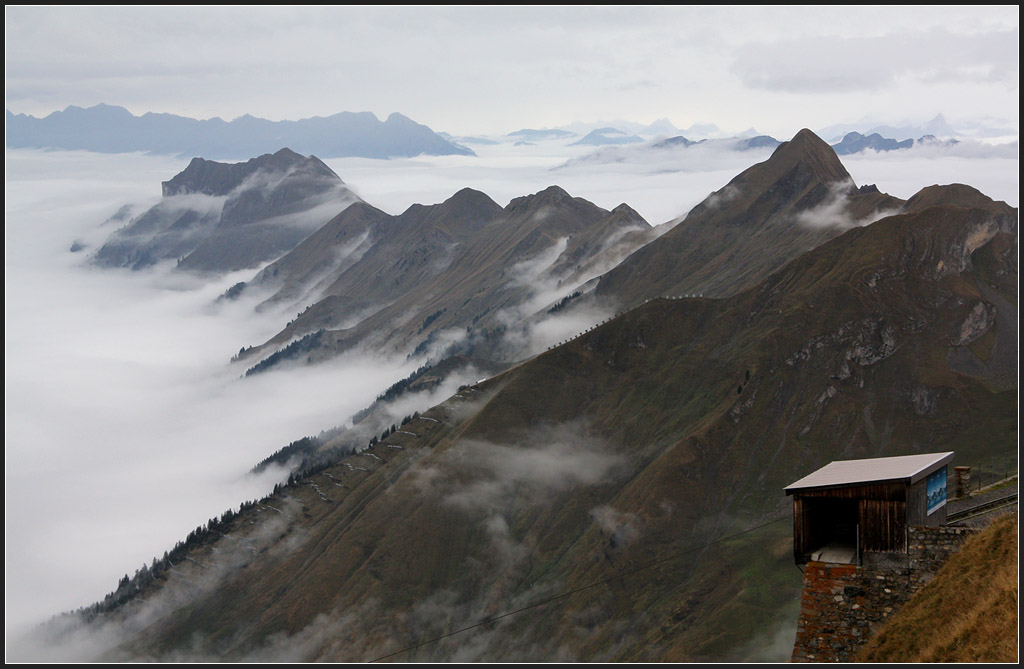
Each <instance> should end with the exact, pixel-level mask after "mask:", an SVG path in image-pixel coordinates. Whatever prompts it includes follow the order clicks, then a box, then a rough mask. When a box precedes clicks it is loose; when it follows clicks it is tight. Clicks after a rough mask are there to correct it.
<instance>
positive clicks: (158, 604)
mask: <svg viewBox="0 0 1024 669" xmlns="http://www.w3.org/2000/svg"><path fill="white" fill-rule="evenodd" d="M173 181H175V180H172V182H173ZM189 182H191V180H190V179H188V178H186V177H182V178H181V179H180V180H179V183H181V184H184V183H189ZM171 190H172V191H174V192H177V191H176V187H174V188H172V189H171ZM221 190H223V189H221ZM218 192H219V191H218ZM649 235H650V233H649V231H648V230H647V225H646V222H644V221H643V220H642V219H640V218H639V216H637V215H636V214H635V212H633V211H632V210H631V209H630V208H629V207H628V206H627V205H620V206H619V207H616V208H615V209H613V210H612V211H605V210H603V209H600V208H599V207H596V206H595V205H593V204H592V203H589V202H587V201H585V200H582V199H580V198H574V197H572V196H570V195H569V194H568V193H566V192H565V191H564V190H562V189H561V188H558V187H557V186H552V187H550V188H547V189H545V190H543V191H541V192H539V193H535V194H532V195H528V196H523V197H521V198H516V199H515V200H512V202H510V203H509V205H508V206H506V207H504V208H502V207H499V206H498V205H497V204H495V203H494V202H493V201H490V199H489V198H488V197H487V196H486V195H484V194H482V193H479V192H476V191H471V190H463V191H459V192H458V193H456V194H455V195H453V196H452V198H450V199H449V200H447V201H446V202H444V203H441V204H438V205H431V206H421V205H415V206H414V207H411V208H410V209H409V210H407V211H406V212H403V213H402V214H401V215H399V216H390V215H387V214H385V213H383V212H380V211H379V210H376V209H374V208H373V207H371V206H369V205H367V204H365V203H356V204H354V205H352V206H349V207H348V208H346V209H345V210H344V211H342V212H341V213H340V214H338V215H337V216H335V217H334V218H332V219H331V220H330V221H329V222H328V223H326V224H325V225H324V226H323V227H322V228H321V229H320V230H318V231H317V232H316V233H314V235H313V236H311V237H309V238H308V239H307V240H306V241H304V242H302V243H300V244H299V245H298V246H296V247H295V249H294V250H292V251H290V252H289V253H287V254H285V255H284V256H282V257H281V259H280V260H278V261H277V262H276V263H274V264H272V265H270V266H268V267H267V268H266V269H265V270H263V272H261V273H260V275H258V277H256V278H254V279H253V282H252V283H253V285H255V286H260V287H262V288H264V289H266V290H267V291H268V292H269V293H270V294H271V295H272V297H271V300H291V299H294V296H296V295H309V296H313V297H312V300H311V302H312V303H313V304H314V306H313V307H312V308H311V309H310V313H309V315H308V316H303V317H300V318H299V319H298V320H297V321H296V323H297V324H300V325H301V327H300V329H298V330H294V331H291V332H288V333H285V334H283V335H282V336H280V337H279V338H275V340H274V341H273V342H272V343H273V345H271V344H270V343H268V345H267V346H265V347H263V350H261V351H259V352H258V355H256V354H254V355H253V356H252V357H250V359H249V360H247V361H246V363H245V364H250V363H251V362H254V361H255V360H256V359H257V358H258V357H262V356H267V354H269V353H270V351H271V350H275V351H285V350H287V347H288V346H291V345H292V344H288V345H285V342H286V341H288V340H291V341H292V343H293V344H294V343H296V342H301V341H303V340H304V339H303V338H305V337H310V338H306V339H305V341H306V342H307V346H306V348H305V349H303V350H302V351H301V354H299V355H295V356H293V357H292V358H290V359H289V360H288V361H287V362H288V363H289V364H310V363H314V362H316V361H317V360H320V359H324V358H326V357H329V356H330V355H331V354H333V353H336V352H337V351H338V350H342V349H343V348H344V347H345V346H346V345H351V344H352V343H353V342H355V341H359V342H362V343H364V344H367V345H368V344H370V343H373V344H374V345H377V344H381V343H382V344H385V345H394V343H395V342H396V341H399V342H401V343H402V344H403V346H402V347H399V350H409V349H410V348H412V347H414V346H415V347H416V348H418V346H416V342H417V340H422V341H426V342H428V344H429V345H435V346H436V347H437V349H438V350H439V351H441V350H444V348H445V345H446V344H447V343H449V342H451V341H454V335H456V334H459V335H463V336H464V335H465V334H466V333H467V332H469V331H472V330H475V329H484V328H483V327H482V324H483V323H487V324H488V325H487V327H486V329H487V330H488V332H487V333H481V332H478V333H477V335H478V337H477V339H476V341H478V342H487V341H490V342H491V345H490V346H489V347H483V346H482V345H479V344H478V346H480V348H479V349H478V350H488V351H490V352H496V351H497V350H498V349H497V347H495V346H494V345H493V342H494V341H497V340H505V339H508V338H509V335H510V334H512V333H514V332H516V331H515V330H514V329H513V328H512V327H510V326H511V325H514V324H515V323H516V322H517V320H519V321H522V320H524V319H527V318H530V317H536V316H537V314H538V313H539V314H540V315H541V316H544V315H546V314H549V313H551V311H552V310H555V309H558V310H559V311H556V312H555V313H558V314H562V315H570V316H571V315H573V314H576V315H577V316H583V315H585V314H587V313H594V312H593V311H590V312H588V311H587V310H593V309H596V308H597V307H599V306H600V305H602V304H603V305H605V306H606V307H607V306H613V307H614V308H615V309H617V314H616V315H615V316H613V317H607V318H603V319H602V321H601V322H600V323H593V322H592V323H591V324H590V325H588V326H587V327H585V328H583V329H582V330H581V331H580V332H579V333H578V334H577V335H576V336H573V337H571V338H569V340H568V341H563V342H561V343H559V344H558V345H557V346H552V347H550V348H549V349H548V350H545V351H542V352H540V354H538V355H535V356H532V357H529V358H528V359H525V360H523V359H519V358H515V359H513V358H509V359H507V360H506V361H505V365H504V366H505V367H506V369H505V371H504V372H501V373H498V374H496V375H493V376H490V375H488V376H489V378H486V379H480V380H478V381H475V382H472V383H469V384H466V385H465V386H464V387H463V388H461V389H460V390H459V391H458V392H457V393H455V394H454V395H452V396H451V397H449V398H448V399H446V400H445V401H443V402H441V403H439V404H436V405H434V406H423V407H421V409H420V410H417V411H416V412H415V413H413V414H410V415H409V416H408V417H407V419H406V420H405V421H403V422H402V425H401V426H400V427H399V426H395V425H392V426H391V427H390V429H387V430H385V432H384V433H383V434H381V435H380V436H379V437H378V436H376V435H374V436H373V437H372V439H369V440H368V441H364V442H363V444H362V445H361V446H360V447H359V448H358V449H356V451H355V452H353V451H352V449H348V452H347V454H342V452H341V451H337V450H332V448H331V447H332V443H331V442H330V441H328V440H327V439H324V440H318V439H309V440H308V445H309V447H310V448H311V449H313V450H319V451H320V452H321V453H322V454H324V455H325V457H326V459H324V460H323V461H321V462H319V463H318V464H317V465H316V466H306V467H303V468H302V469H301V470H300V471H296V472H295V473H294V475H293V476H292V477H291V478H290V480H289V482H288V483H287V484H283V485H281V486H278V488H277V489H276V490H275V492H274V493H273V494H271V495H268V496H267V497H266V498H264V499H261V500H257V501H253V502H247V503H245V504H243V505H242V507H241V508H240V509H239V511H237V512H236V511H234V510H232V511H230V512H226V513H225V514H224V515H223V516H221V517H220V518H214V519H211V521H210V522H209V523H208V524H206V525H204V526H202V527H200V528H197V530H196V531H194V532H193V533H191V534H190V535H189V536H188V537H187V538H186V539H185V540H184V541H183V542H179V544H178V545H177V546H175V547H174V548H173V549H172V550H171V551H169V552H168V553H167V554H165V556H164V557H163V558H162V559H154V560H153V562H152V564H151V565H150V564H147V565H144V566H143V568H142V569H140V570H139V571H137V572H136V573H135V575H134V576H133V577H131V578H128V577H127V576H126V577H125V578H124V579H122V581H121V582H120V583H119V584H118V586H117V589H116V590H115V591H113V592H112V593H111V595H110V596H109V597H108V598H106V599H105V600H104V601H103V602H100V603H97V604H96V605H95V606H93V607H89V608H88V609H84V610H83V611H82V612H81V619H82V620H83V621H85V624H89V625H93V626H95V627H96V628H97V629H101V628H102V632H103V635H102V636H98V637H97V638H98V639H99V640H101V641H103V642H106V643H108V645H107V646H105V647H102V646H101V647H100V652H101V653H102V654H103V657H104V659H107V660H115V661H116V660H134V659H140V658H144V659H148V660H160V659H165V660H175V659H176V660H181V659H183V658H188V659H199V658H204V659H209V658H213V659H218V660H223V661H239V660H251V661H270V660H290V661H314V660H326V661H370V660H375V659H385V658H390V659H395V660H398V661H409V662H413V661H425V662H442V661H464V662H466V661H504V662H508V661H545V660H547V661H553V660H565V661H568V660H583V661H594V662H612V661H688V662H736V661H745V660H746V661H756V660H773V659H775V660H777V659H779V658H785V657H788V654H789V650H790V649H789V648H786V647H785V646H786V645H787V643H789V640H790V639H791V638H792V637H788V638H785V639H784V640H783V641H782V642H781V646H782V648H776V646H778V645H780V644H779V642H778V637H779V633H780V631H785V630H786V628H787V627H789V626H783V625H782V623H784V622H785V621H786V619H787V618H788V617H789V616H792V625H795V619H796V610H797V608H798V607H799V600H798V593H799V590H800V577H799V572H798V571H797V569H796V568H795V566H794V565H793V561H792V543H791V528H792V522H793V521H792V515H791V514H792V505H791V503H789V502H788V501H787V499H786V497H785V495H784V494H783V488H784V486H785V485H786V484H787V483H789V482H792V481H793V480H796V479H797V478H798V477H799V476H800V475H802V474H804V473H806V472H807V471H809V470H813V469H814V468H816V467H819V466H821V465H823V464H825V463H827V462H829V461H831V460H834V459H841V458H846V459H849V458H870V457H881V456H888V455H905V454H913V453H921V452H934V451H947V450H948V451H955V452H956V453H957V458H958V460H957V462H958V463H959V462H963V463H974V462H981V461H982V460H983V459H986V458H990V457H992V456H993V455H995V454H1010V453H1015V452H1016V449H1017V416H1018V411H1019V408H1018V401H1017V395H1018V392H1017V386H1018V380H1017V371H1016V370H1017V358H1018V348H1017V347H1018V343H1017V341H1018V324H1017V301H1018V252H1017V249H1018V246H1019V242H1018V238H1019V232H1018V212H1017V210H1016V209H1015V208H1013V207H1010V206H1008V205H1007V204H1005V203H1002V202H995V201H993V200H991V199H990V198H988V197H986V196H985V195H984V194H982V193H980V192H979V191H977V190H975V189H973V188H971V187H969V186H966V185H962V184H953V185H946V186H929V187H926V188H923V189H922V190H921V191H919V192H918V193H917V194H916V195H914V196H913V197H911V198H910V199H908V200H906V201H904V200H901V199H898V198H894V197H892V196H889V195H886V194H884V193H880V192H879V191H878V189H877V188H875V187H873V186H870V185H868V186H860V187H858V186H857V185H856V184H854V183H853V181H852V179H851V178H850V175H849V173H848V172H847V171H846V169H845V168H844V166H843V165H842V163H841V162H840V160H839V158H838V157H837V155H836V153H835V151H834V150H833V149H832V148H831V147H830V146H829V145H828V144H827V143H825V142H824V141H823V140H821V139H820V138H819V137H817V136H816V135H815V134H814V133H812V132H810V131H809V130H802V131H800V132H799V133H797V134H796V135H795V136H794V137H793V138H792V139H791V140H789V141H787V142H784V143H782V144H780V145H779V146H778V147H777V148H776V149H775V150H774V152H773V153H772V155H771V156H770V157H769V158H768V159H767V160H765V161H764V162H762V163H759V164H757V165H754V166H752V167H750V168H748V169H747V170H745V171H743V172H742V173H740V174H739V175H737V176H736V177H735V178H733V179H732V180H730V181H729V182H728V183H727V184H725V185H724V186H723V187H722V188H720V189H719V190H718V191H716V192H715V193H713V194H712V195H711V196H709V197H708V198H707V199H706V200H705V201H704V202H702V203H701V204H700V205H698V206H697V207H695V208H694V209H693V210H692V211H691V212H689V213H688V214H687V215H686V216H685V218H683V219H682V220H681V222H680V223H679V224H678V225H677V226H676V227H675V228H673V229H672V230H670V231H669V232H667V233H665V234H664V235H662V236H660V237H658V238H656V239H652V238H651V237H650V236H649ZM626 240H630V241H626ZM620 244H624V246H621V245H620ZM378 247H379V250H378ZM629 247H632V248H633V250H632V252H629V251H628V249H629ZM615 249H617V250H615ZM611 250H615V251H614V253H613V255H611V256H609V255H606V254H607V253H608V252H609V251H611ZM620 253H621V254H623V255H624V258H623V259H621V261H620V260H619V259H618V258H615V256H617V255H618V254H620ZM613 258H615V259H614V260H612V259H613ZM605 263H608V264H609V265H610V266H612V269H610V270H608V271H603V269H602V268H603V266H604V265H605ZM599 270H601V271H599ZM592 273H593V277H592V278H590V279H587V276H589V275H591V274H592ZM559 280H561V283H560V284H559V283H558V281H559ZM548 287H550V288H551V290H547V288H548ZM571 289H572V290H573V292H572V293H568V294H565V297H564V298H563V299H557V300H556V299H555V297H554V296H557V295H560V294H562V293H563V291H569V290H571ZM245 290H248V287H247V288H245ZM275 290H276V291H277V292H274V291H275ZM577 291H578V292H579V294H578V295H575V293H576V292H577ZM702 293H703V296H700V294H702ZM574 295H575V296H574ZM565 298H568V299H565ZM317 299H319V301H316V300H317ZM377 314H383V315H381V316H377ZM346 315H347V316H349V317H350V319H351V320H350V321H349V322H343V321H344V318H345V316H346ZM531 315H532V316H531ZM364 323H366V324H368V325H364ZM313 328H318V329H317V330H315V332H311V330H312V329H313ZM361 328H362V329H361ZM303 332H306V333H308V334H307V335H303V334H302V333H303ZM316 333H319V334H316ZM300 335H301V336H300ZM449 336H450V338H446V337H449ZM432 337H433V339H432ZM512 339H514V337H512ZM473 340H474V339H473V337H468V338H467V337H463V341H470V342H472V341H473ZM467 352H468V353H476V351H466V350H465V349H461V350H460V351H459V353H460V354H464V353H467ZM263 359H264V360H267V359H269V358H268V357H263ZM415 398H416V396H411V397H406V398H404V403H403V406H411V404H412V403H413V402H414V401H415ZM362 436H365V435H362ZM330 439H332V440H336V441H337V442H344V441H345V439H346V438H345V437H344V436H343V435H339V434H337V433H335V434H334V435H332V436H331V437H330ZM327 456H329V457H327ZM112 585H113V584H112ZM935 624H936V625H939V624H940V623H939V622H936V623H935ZM104 626H105V627H104ZM773 653H774V654H773Z"/></svg>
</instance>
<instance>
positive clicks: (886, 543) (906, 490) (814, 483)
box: [786, 452, 953, 564]
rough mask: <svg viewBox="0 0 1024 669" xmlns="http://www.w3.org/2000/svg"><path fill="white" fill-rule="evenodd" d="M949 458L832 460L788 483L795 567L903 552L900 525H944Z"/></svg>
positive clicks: (902, 527)
mask: <svg viewBox="0 0 1024 669" xmlns="http://www.w3.org/2000/svg"><path fill="white" fill-rule="evenodd" d="M952 460H953V453H951V452H950V453H925V454H922V455H903V456H898V457H893V458H871V459H867V460H838V461H835V462H830V463H829V464H827V465H825V466H824V467H822V468H821V469H819V470H817V471H816V472H813V473H811V474H808V475H807V476H805V477H804V478H802V479H800V480H799V481H796V482H795V483H793V484H791V485H789V486H788V487H787V488H786V494H787V495H792V496H793V554H794V556H795V558H796V562H797V564H806V563H807V562H808V561H811V560H822V561H826V562H849V563H856V564H859V563H860V559H861V555H862V554H863V553H864V552H901V553H905V552H906V551H907V527H910V526H915V527H916V526H935V525H944V524H945V523H946V465H947V464H949V463H950V462H951V461H952Z"/></svg>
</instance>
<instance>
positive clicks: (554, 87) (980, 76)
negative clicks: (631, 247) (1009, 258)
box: [4, 6, 1019, 137]
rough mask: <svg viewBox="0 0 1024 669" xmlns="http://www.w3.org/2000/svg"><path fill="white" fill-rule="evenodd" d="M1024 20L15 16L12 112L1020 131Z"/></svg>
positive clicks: (141, 11)
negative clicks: (939, 117)
mask: <svg viewBox="0 0 1024 669" xmlns="http://www.w3.org/2000/svg"><path fill="white" fill-rule="evenodd" d="M1018 20H1019V7H1017V6H982V7H974V6H971V7H967V6H954V7H942V6H930V7H928V8H927V9H924V8H921V7H880V6H875V7H870V6H869V7H850V6H846V7H809V8H805V7H794V6H789V7H749V6H748V7H653V6H640V7H622V6H618V7H616V6H611V7H589V8H587V7H585V8H580V7H525V8H523V7H440V8H436V7H435V8H432V7H408V6H406V7H365V6H364V7H359V6H355V7H334V8H317V7H308V6H307V7H271V8H264V7H244V8H235V7H215V8H206V7H196V6H191V7H134V8H131V7H129V8H122V7H68V6H64V7H24V6H21V7H7V8H5V26H4V29H5V45H4V46H5V67H6V88H5V103H6V106H7V109H8V110H10V111H12V112H15V113H27V114H32V115H36V116H41V115H45V114H48V113H50V112H53V111H56V110H58V109H63V108H65V107H66V106H68V105H78V106H83V107H88V106H92V105H94V104H98V103H101V102H102V103H107V104H113V105H120V106H123V107H126V108H127V109H129V110H130V111H132V112H133V113H135V114H142V113H145V112H149V111H153V112H167V113H174V114H180V115H185V116H191V117H194V118H210V117H215V116H217V117H221V118H224V119H226V120H230V119H233V118H236V117H238V116H241V115H243V114H246V113H249V114H252V115H254V116H258V117H261V118H267V119H271V120H281V119H292V120H295V119H300V118H308V117H310V116H326V115H330V114H334V113H338V112H341V111H371V112H374V113H375V114H377V115H378V116H379V117H381V118H384V117H386V116H387V115H388V114H390V113H392V112H400V113H402V114H404V115H406V116H409V117H410V118H412V119H414V120H416V121H418V122H420V123H424V124H426V125H428V126H430V127H431V128H432V129H434V130H437V131H445V132H449V133H452V134H457V135H469V134H492V135H493V134H503V133H507V132H511V131H513V130H516V129H519V128H523V127H534V128H542V127H556V126H561V125H566V124H569V123H572V122H576V121H581V122H597V121H602V120H615V119H626V120H631V121H636V122H642V123H650V122H652V121H654V120H656V119H660V118H668V119H669V120H670V121H672V122H673V123H674V124H675V125H676V126H677V127H679V128H686V127H689V126H690V125H692V124H694V123H698V122H705V123H706V122H712V123H715V124H717V125H719V126H720V127H722V128H723V129H728V130H731V131H733V132H739V131H743V130H746V129H748V128H750V127H755V128H756V129H757V130H758V131H760V132H762V133H767V134H771V135H773V136H776V137H788V136H792V135H793V134H794V133H795V132H796V131H797V130H799V129H800V128H802V127H809V128H812V129H817V128H820V127H824V126H828V125H832V124H837V123H851V122H858V121H861V120H863V119H870V120H877V121H879V122H889V123H897V122H901V121H912V122H917V123H920V122H924V121H926V120H928V119H930V118H932V117H934V116H935V115H936V114H940V113H941V114H944V115H945V116H946V117H947V119H950V120H953V121H956V120H968V119H970V120H977V119H983V118H993V119H998V120H1000V121H1002V122H1004V123H1007V122H1008V123H1009V124H1010V126H1012V127H1013V128H1017V126H1018V120H1019V90H1018V87H1019V71H1018V53H1019V28H1018Z"/></svg>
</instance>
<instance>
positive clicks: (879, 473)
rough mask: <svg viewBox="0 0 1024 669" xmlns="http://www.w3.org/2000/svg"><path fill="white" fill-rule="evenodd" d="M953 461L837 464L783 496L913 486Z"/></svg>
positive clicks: (932, 456) (929, 457)
mask: <svg viewBox="0 0 1024 669" xmlns="http://www.w3.org/2000/svg"><path fill="white" fill-rule="evenodd" d="M952 460H953V453H952V452H948V453H922V454H921V455H900V456H897V457H893V458H868V459H866V460H836V461H833V462H830V463H828V464H827V465H825V466H824V467H822V468H821V469H819V470H818V471H816V472H813V473H811V474H808V475H807V476H805V477H803V478H802V479H800V480H799V481H796V482H795V483H791V484H790V485H788V486H786V494H787V495H791V494H792V493H793V492H794V491H796V490H802V489H806V488H828V487H837V486H848V485H859V484H862V483H877V482H879V481H893V480H903V481H906V482H907V483H908V484H910V483H916V482H918V481H920V480H921V479H922V478H924V477H925V476H927V475H929V474H931V473H932V472H934V471H936V470H937V469H938V468H939V467H942V466H945V465H946V464H948V463H949V462H951V461H952Z"/></svg>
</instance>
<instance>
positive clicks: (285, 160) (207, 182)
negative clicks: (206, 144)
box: [93, 149, 359, 272]
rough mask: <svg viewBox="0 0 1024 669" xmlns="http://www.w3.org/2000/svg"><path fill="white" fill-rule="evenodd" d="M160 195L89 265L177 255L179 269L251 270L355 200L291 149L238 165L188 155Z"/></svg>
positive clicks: (326, 171)
mask: <svg viewBox="0 0 1024 669" xmlns="http://www.w3.org/2000/svg"><path fill="white" fill-rule="evenodd" d="M162 192H163V198H162V199H161V201H160V202H159V203H157V204H156V205H155V206H154V207H152V208H151V209H149V210H148V211H147V212H145V213H144V214H142V215H141V216H139V217H137V218H135V219H133V220H132V221H130V222H129V223H128V224H127V225H126V226H124V227H123V228H121V229H119V230H117V231H116V232H114V233H113V234H112V235H111V236H110V238H109V239H108V240H107V242H106V243H105V244H104V245H103V246H102V247H101V248H100V249H99V251H98V252H97V253H96V255H95V257H94V258H93V260H94V262H95V263H96V264H98V265H102V266H105V267H130V268H132V269H141V268H143V267H147V266H150V265H152V264H155V263H158V262H161V261H165V260H168V259H178V267H180V268H181V269H187V270H195V271H202V272H225V271H231V270H236V269H244V268H247V267H254V266H256V265H258V264H260V263H263V262H266V261H267V260H272V259H274V258H276V257H278V256H280V255H281V254H283V253H285V252H287V251H289V250H291V249H292V248H294V247H295V246H296V245H297V244H298V243H299V242H301V241H302V240H303V239H305V238H306V237H307V236H309V234H310V233H312V232H313V231H314V230H316V229H317V228H319V227H320V226H321V225H323V224H324V223H325V222H326V221H327V220H329V219H330V218H331V217H332V216H334V215H335V214H337V213H338V212H339V211H340V210H342V209H344V208H345V207H347V206H348V205H350V204H352V203H353V202H357V201H359V198H358V197H357V196H356V195H355V194H354V193H352V192H351V191H350V190H349V189H348V188H347V187H346V186H345V184H344V183H343V182H342V180H341V179H340V178H338V175H336V174H335V173H334V172H333V171H332V170H331V169H330V168H329V167H327V166H326V165H324V163H323V162H322V161H320V160H319V159H318V158H316V157H314V156H310V157H308V158H307V157H303V156H300V155H299V154H297V153H295V152H294V151H291V150H290V149H281V150H280V151H278V152H277V153H274V154H265V155H263V156H260V157H258V158H253V159H251V160H249V161H247V162H244V163H233V164H229V163H219V162H214V161H210V160H204V159H203V158H193V159H192V162H191V163H189V165H188V167H187V168H185V170H183V171H182V172H181V173H179V174H178V175H176V176H175V177H174V178H173V179H171V180H169V181H165V182H164V183H163V191H162Z"/></svg>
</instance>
